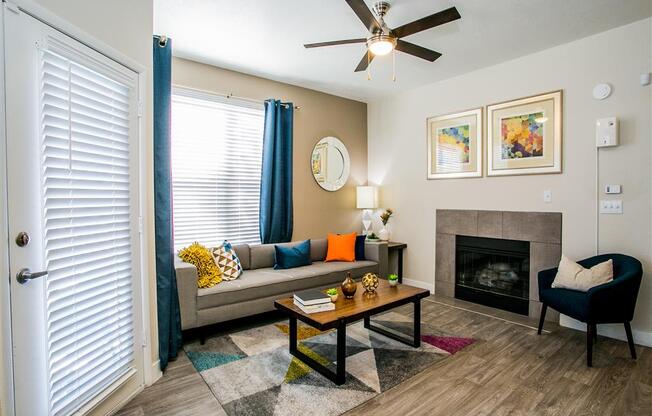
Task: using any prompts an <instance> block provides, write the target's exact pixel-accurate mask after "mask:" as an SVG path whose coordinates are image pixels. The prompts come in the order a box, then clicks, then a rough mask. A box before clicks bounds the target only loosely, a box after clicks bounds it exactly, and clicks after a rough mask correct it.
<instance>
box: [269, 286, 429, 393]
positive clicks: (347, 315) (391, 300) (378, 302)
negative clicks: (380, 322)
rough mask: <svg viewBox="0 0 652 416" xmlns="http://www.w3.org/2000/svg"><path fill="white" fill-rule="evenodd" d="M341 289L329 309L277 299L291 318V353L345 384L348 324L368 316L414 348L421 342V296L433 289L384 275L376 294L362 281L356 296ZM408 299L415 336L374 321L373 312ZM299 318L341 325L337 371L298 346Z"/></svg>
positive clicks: (315, 323)
mask: <svg viewBox="0 0 652 416" xmlns="http://www.w3.org/2000/svg"><path fill="white" fill-rule="evenodd" d="M338 290H339V289H338ZM339 292H340V293H339V296H338V299H337V302H335V310H333V311H328V312H318V313H312V314H307V313H305V312H303V311H302V310H301V309H299V308H298V307H296V306H295V305H294V299H293V298H291V297H290V298H284V299H278V300H276V301H274V306H275V307H276V309H278V310H280V311H282V312H284V313H285V314H287V315H288V317H289V318H290V354H292V355H294V356H295V357H297V358H298V359H300V360H301V361H302V362H304V363H305V364H306V365H308V366H309V367H310V368H312V369H313V370H315V371H317V372H318V373H320V374H322V375H323V376H324V377H326V378H328V379H329V380H331V381H332V382H334V383H335V384H337V385H341V384H344V381H345V374H346V372H345V365H346V326H347V325H348V324H350V323H353V322H356V321H359V320H360V319H364V327H365V328H367V329H369V330H370V331H374V332H378V333H379V334H382V335H384V336H386V337H388V338H391V339H393V340H396V341H399V342H402V343H404V344H407V345H409V346H411V347H414V348H418V347H419V346H420V345H421V299H422V298H425V297H428V296H430V291H429V290H427V289H420V288H417V287H413V286H407V285H403V284H401V285H398V286H396V287H392V286H390V285H389V283H387V280H382V279H381V281H380V284H379V285H378V288H377V289H376V293H375V295H372V296H369V295H368V294H366V293H365V292H364V290H363V288H362V285H360V284H359V283H358V290H357V291H356V292H355V296H354V298H353V299H346V298H344V296H343V295H342V292H341V290H339ZM408 303H412V304H413V305H414V333H413V335H412V337H408V336H401V335H397V334H395V333H392V332H389V331H386V330H385V329H383V328H380V327H378V326H375V325H373V324H372V323H371V319H370V318H371V317H372V316H373V315H376V314H379V313H381V312H385V311H387V310H389V309H393V308H396V307H398V306H402V305H406V304H408ZM297 319H298V320H300V321H302V322H305V323H306V324H308V325H310V326H312V327H314V328H317V329H319V330H321V331H324V330H327V329H333V328H335V329H337V362H336V371H335V372H333V371H332V370H330V369H329V368H327V367H326V366H324V365H322V364H320V363H318V362H317V361H315V360H314V359H312V358H310V357H308V356H307V355H306V354H304V353H302V352H301V351H299V350H298V349H297Z"/></svg>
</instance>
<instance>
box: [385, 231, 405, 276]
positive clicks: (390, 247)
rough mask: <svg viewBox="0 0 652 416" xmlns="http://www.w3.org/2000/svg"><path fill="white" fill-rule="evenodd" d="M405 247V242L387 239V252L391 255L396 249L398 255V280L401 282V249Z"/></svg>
mask: <svg viewBox="0 0 652 416" xmlns="http://www.w3.org/2000/svg"><path fill="white" fill-rule="evenodd" d="M406 248H407V244H406V243H398V242H396V241H389V242H388V243H387V252H388V254H389V255H391V253H392V252H394V251H396V254H397V255H398V273H396V274H398V282H399V283H403V250H404V249H406Z"/></svg>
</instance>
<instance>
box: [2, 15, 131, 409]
mask: <svg viewBox="0 0 652 416" xmlns="http://www.w3.org/2000/svg"><path fill="white" fill-rule="evenodd" d="M4 18H5V25H4V27H5V33H4V36H5V59H4V62H5V71H6V77H5V83H6V140H7V154H6V157H7V162H6V163H7V189H8V191H7V208H8V225H9V227H8V229H9V241H10V249H9V259H10V262H9V267H10V280H11V283H10V286H11V290H10V295H11V322H12V343H13V345H12V346H13V365H14V371H13V373H14V399H15V414H16V415H20V416H31V415H34V416H41V415H68V414H72V413H76V412H86V411H89V410H92V409H93V408H94V406H97V405H98V403H101V402H102V400H103V399H105V398H107V397H109V396H110V395H111V394H112V393H114V392H118V391H120V392H124V391H125V389H127V390H130V391H133V392H135V391H137V389H139V388H141V387H142V384H143V383H142V380H143V376H142V368H143V367H142V345H141V344H142V343H141V342H140V341H139V340H142V328H141V325H140V324H139V323H140V322H141V317H140V315H141V314H140V312H139V308H138V307H137V305H139V296H140V277H139V276H140V274H139V270H140V265H139V252H138V248H139V244H138V239H139V235H138V228H137V223H138V186H137V184H138V176H137V161H138V134H139V133H138V131H139V128H138V126H139V120H138V110H137V107H138V105H137V103H138V77H137V74H136V73H134V72H133V71H131V70H129V69H127V68H125V67H123V66H121V65H119V64H117V63H116V62H114V61H112V60H110V59H108V58H107V57H105V56H103V55H101V54H99V53H97V52H95V51H94V50H92V49H90V48H88V47H86V46H84V45H82V44H81V43H79V42H77V41H75V40H73V39H71V38H69V37H67V36H65V35H63V34H62V33H60V32H58V31H56V30H54V29H52V28H51V27H49V26H46V25H45V24H43V23H41V22H40V21H38V20H36V19H34V18H33V17H31V16H29V15H27V14H26V13H24V12H20V13H16V12H14V11H11V10H8V9H5V10H4ZM3 156H4V155H3ZM21 233H25V234H21ZM20 235H27V236H28V237H29V242H28V243H27V244H24V243H26V242H27V238H25V237H23V239H22V240H21V239H20V238H19V239H18V240H16V238H17V237H19V236H20ZM21 271H22V277H24V278H25V279H26V280H24V281H22V282H21V281H20V280H21V279H20V278H19V276H18V275H19V274H21ZM30 272H31V273H32V274H31V275H30V274H29V273H30ZM46 272H47V274H45V273H46ZM41 274H43V275H41ZM29 277H32V279H28V278H29Z"/></svg>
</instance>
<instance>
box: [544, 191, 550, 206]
mask: <svg viewBox="0 0 652 416" xmlns="http://www.w3.org/2000/svg"><path fill="white" fill-rule="evenodd" d="M543 202H545V203H547V204H549V203H551V202H552V191H549V190H546V191H543Z"/></svg>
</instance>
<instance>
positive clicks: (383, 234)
mask: <svg viewBox="0 0 652 416" xmlns="http://www.w3.org/2000/svg"><path fill="white" fill-rule="evenodd" d="M378 238H380V239H381V240H382V241H389V230H388V229H387V226H383V228H382V229H381V230H380V231H378Z"/></svg>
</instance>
